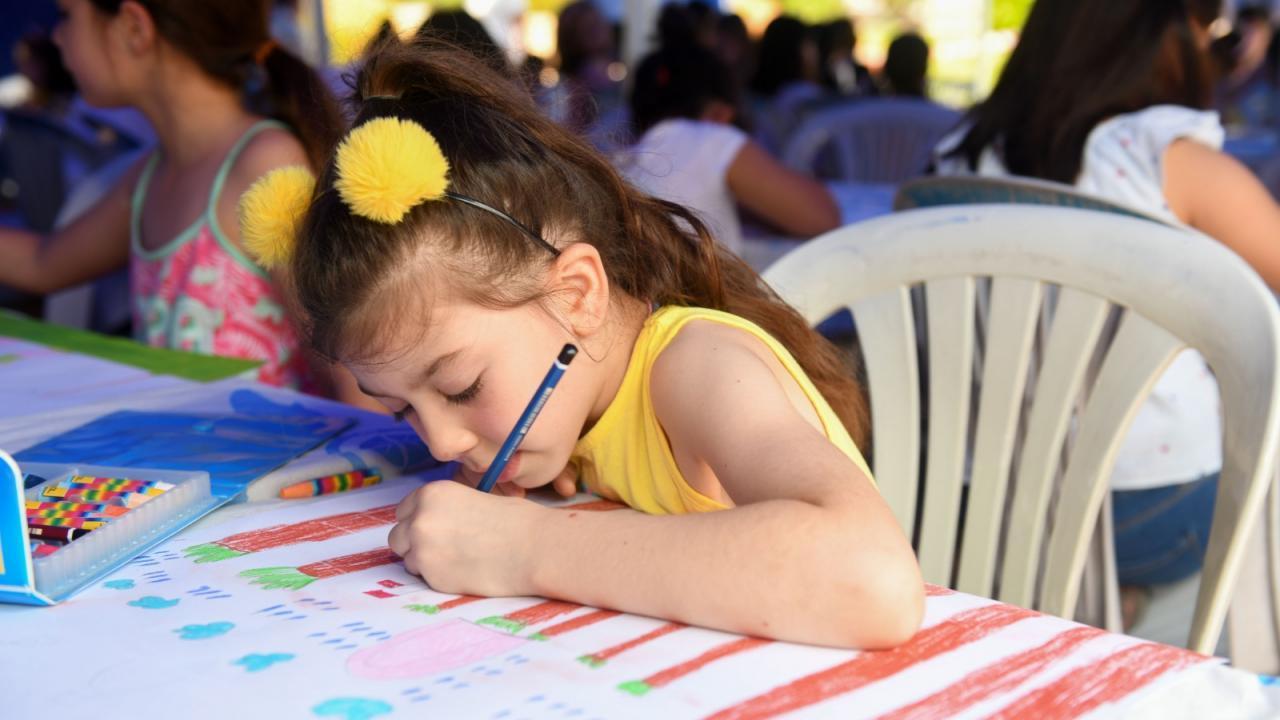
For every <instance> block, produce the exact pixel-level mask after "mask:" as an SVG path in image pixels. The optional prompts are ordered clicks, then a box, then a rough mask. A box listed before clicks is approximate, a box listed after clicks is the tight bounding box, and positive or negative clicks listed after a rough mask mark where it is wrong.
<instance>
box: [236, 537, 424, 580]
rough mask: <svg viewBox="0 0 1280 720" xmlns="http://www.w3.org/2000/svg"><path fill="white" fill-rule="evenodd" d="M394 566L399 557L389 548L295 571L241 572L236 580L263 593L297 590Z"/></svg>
mask: <svg viewBox="0 0 1280 720" xmlns="http://www.w3.org/2000/svg"><path fill="white" fill-rule="evenodd" d="M396 562H400V556H399V555H396V554H395V553H393V552H391V548H385V547H383V548H378V549H376V550H366V551H365V552H361V553H354V554H352V555H343V556H342V557H336V558H330V559H328V560H321V561H319V562H313V563H309V564H307V565H299V566H298V567H268V568H256V569H254V570H245V571H243V572H241V573H240V577H247V578H249V582H251V583H253V584H255V585H261V586H263V587H264V588H266V589H267V590H279V589H282V588H283V589H288V590H299V589H301V588H304V587H306V586H308V585H310V584H311V583H313V582H315V581H316V580H321V579H323V578H331V577H337V576H339V575H346V574H348V573H353V572H359V571H361V570H368V569H369V568H373V567H379V566H381V565H390V564H391V563H396Z"/></svg>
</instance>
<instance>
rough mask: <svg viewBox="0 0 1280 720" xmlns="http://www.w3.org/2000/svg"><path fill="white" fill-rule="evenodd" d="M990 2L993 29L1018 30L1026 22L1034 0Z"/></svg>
mask: <svg viewBox="0 0 1280 720" xmlns="http://www.w3.org/2000/svg"><path fill="white" fill-rule="evenodd" d="M991 4H992V7H991V15H992V17H991V27H992V29H993V30H1018V29H1019V28H1021V27H1022V23H1024V22H1026V20H1027V13H1029V12H1031V6H1032V5H1034V4H1035V0H992V3H991Z"/></svg>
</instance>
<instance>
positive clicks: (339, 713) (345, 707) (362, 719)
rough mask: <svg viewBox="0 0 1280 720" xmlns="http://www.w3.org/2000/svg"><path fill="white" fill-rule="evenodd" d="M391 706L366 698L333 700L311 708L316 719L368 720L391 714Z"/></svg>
mask: <svg viewBox="0 0 1280 720" xmlns="http://www.w3.org/2000/svg"><path fill="white" fill-rule="evenodd" d="M391 709H392V708H391V705H390V704H389V703H385V702H383V701H381V700H370V699H368V698H334V699H332V700H325V701H324V702H322V703H320V704H319V705H316V706H315V707H313V708H311V712H312V713H314V714H315V715H316V716H318V717H337V718H341V720H369V719H370V718H374V717H377V716H379V715H386V714H387V713H389V712H391Z"/></svg>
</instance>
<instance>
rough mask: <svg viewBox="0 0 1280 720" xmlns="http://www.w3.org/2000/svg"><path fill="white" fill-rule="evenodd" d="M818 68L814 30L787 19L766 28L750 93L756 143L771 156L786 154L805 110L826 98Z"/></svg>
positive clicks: (772, 23) (781, 18) (780, 18)
mask: <svg viewBox="0 0 1280 720" xmlns="http://www.w3.org/2000/svg"><path fill="white" fill-rule="evenodd" d="M818 65H819V60H818V44H817V41H816V38H815V37H814V32H813V28H811V27H809V26H808V25H806V24H804V23H803V22H801V21H800V20H797V19H795V18H793V17H788V16H785V15H783V16H781V17H777V18H774V20H773V22H771V23H769V26H768V27H766V28H765V30H764V37H762V38H760V46H759V51H758V56H757V63H756V72H755V75H754V76H753V77H752V78H751V84H750V87H749V89H750V91H751V94H752V96H753V97H752V102H751V106H752V110H753V115H754V125H755V128H756V139H758V140H759V141H760V142H761V144H762V145H764V146H765V148H766V149H768V150H769V151H770V152H772V153H775V154H777V153H781V152H782V147H783V145H784V144H785V143H786V141H787V138H788V137H790V136H791V131H792V130H794V129H795V127H796V126H797V125H798V124H799V123H800V118H801V115H802V113H803V111H804V109H805V106H806V105H807V104H810V103H812V102H814V101H816V100H819V99H821V98H822V96H823V90H822V86H821V85H819V84H818V78H819V67H818Z"/></svg>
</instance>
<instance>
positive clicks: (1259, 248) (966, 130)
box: [937, 0, 1280, 623]
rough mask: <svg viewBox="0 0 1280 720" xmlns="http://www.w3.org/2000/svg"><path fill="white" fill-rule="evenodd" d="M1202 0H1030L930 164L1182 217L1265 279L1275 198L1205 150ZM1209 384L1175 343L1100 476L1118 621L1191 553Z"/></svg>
mask: <svg viewBox="0 0 1280 720" xmlns="http://www.w3.org/2000/svg"><path fill="white" fill-rule="evenodd" d="M1218 12H1219V2H1218V0H1188V1H1187V2H1166V1H1165V0H1124V1H1123V2H1120V1H1117V0H1039V1H1038V2H1037V3H1036V4H1035V6H1034V7H1033V8H1032V10H1031V14H1030V15H1029V17H1028V18H1027V22H1026V26H1025V27H1024V28H1023V31H1022V37H1021V39H1020V40H1019V42H1018V46H1017V47H1016V48H1015V49H1014V51H1013V54H1012V55H1011V56H1010V58H1009V62H1008V64H1007V65H1006V66H1005V70H1004V72H1003V73H1002V74H1001V76H1000V80H999V82H997V84H996V87H995V89H994V91H993V92H992V93H991V97H990V98H988V99H987V100H986V101H985V102H983V103H982V104H981V105H979V106H978V107H976V108H974V110H973V111H972V112H971V113H970V114H969V117H968V122H967V124H966V125H965V126H963V127H962V128H961V129H960V130H958V131H957V132H956V133H954V134H953V135H951V136H950V137H948V138H946V139H944V140H943V141H942V143H941V144H940V145H939V147H938V154H939V157H938V160H937V167H938V171H939V173H941V174H966V173H977V174H981V175H994V176H999V175H1007V174H1013V175H1025V176H1030V177H1036V178H1043V179H1046V180H1054V181H1057V182H1061V183H1067V184H1071V185H1074V186H1076V187H1077V188H1079V189H1080V190H1083V191H1085V192H1088V193H1091V194H1094V195H1098V196H1101V197H1105V198H1107V199H1110V200H1113V201H1115V202H1117V203H1120V204H1123V205H1127V206H1130V207H1133V208H1135V209H1138V210H1141V211H1143V212H1146V213H1148V214H1151V215H1155V216H1157V217H1160V218H1163V219H1165V220H1166V221H1168V222H1169V223H1171V224H1175V225H1185V226H1190V227H1192V228H1195V229H1197V230H1199V231H1201V232H1203V233H1205V234H1206V235H1208V236H1210V237H1212V238H1214V239H1215V240H1218V241H1219V242H1221V243H1223V244H1225V245H1226V246H1227V247H1229V248H1231V249H1232V250H1234V251H1235V252H1236V253H1237V254H1239V255H1240V256H1241V257H1242V258H1244V260H1245V261H1247V262H1248V263H1249V264H1250V265H1252V266H1253V268H1254V269H1255V270H1257V271H1258V274H1259V275H1261V276H1262V279H1263V280H1265V281H1266V283H1267V284H1268V285H1269V286H1270V287H1271V288H1272V289H1273V290H1280V243H1277V240H1276V239H1277V237H1280V207H1278V206H1277V205H1276V203H1275V201H1273V200H1272V198H1271V196H1270V194H1269V193H1268V192H1267V190H1266V189H1265V188H1264V187H1263V186H1262V185H1261V183H1259V181H1258V180H1257V179H1256V178H1255V177H1254V176H1253V175H1252V174H1251V173H1250V172H1249V171H1248V170H1247V169H1246V168H1245V167H1244V166H1243V165H1241V164H1240V163H1239V162H1238V161H1236V160H1235V159H1233V158H1232V157H1230V156H1228V155H1226V154H1224V153H1223V152H1222V151H1221V147H1222V141H1223V129H1222V125H1221V123H1220V122H1219V120H1218V116H1217V114H1216V113H1213V112H1210V111H1208V110H1206V108H1208V107H1209V104H1210V102H1211V100H1212V94H1213V88H1212V78H1211V75H1210V72H1209V60H1208V55H1207V51H1206V50H1207V47H1208V44H1209V34H1208V27H1209V24H1210V23H1211V22H1213V20H1214V19H1215V18H1216V17H1217V16H1218ZM1221 440H1222V432H1221V418H1220V412H1219V401H1218V388H1217V385H1216V383H1215V382H1214V380H1213V377H1212V376H1211V375H1210V374H1209V371H1208V368H1207V367H1206V366H1205V364H1204V360H1203V359H1202V358H1201V357H1200V356H1199V354H1198V353H1194V352H1185V353H1182V354H1181V355H1179V356H1178V357H1177V358H1176V359H1175V360H1174V362H1173V364H1172V365H1171V366H1170V367H1169V369H1168V370H1166V372H1165V374H1164V375H1162V376H1161V377H1160V379H1159V381H1158V382H1157V383H1156V386H1155V388H1154V389H1153V390H1152V394H1151V399H1150V400H1148V402H1147V403H1146V404H1145V405H1143V406H1142V408H1140V410H1139V413H1138V416H1137V418H1136V419H1135V420H1134V423H1133V425H1132V427H1131V428H1130V431H1129V435H1128V437H1127V438H1126V441H1125V443H1124V445H1123V446H1122V447H1121V450H1120V454H1119V457H1118V458H1117V460H1116V465H1115V470H1114V472H1113V474H1112V478H1111V487H1112V488H1113V489H1114V491H1115V492H1114V494H1113V501H1114V515H1115V522H1116V528H1115V533H1116V538H1115V539H1116V554H1117V559H1118V565H1119V574H1120V581H1121V583H1122V584H1123V585H1125V586H1127V588H1128V590H1127V591H1126V609H1127V610H1128V612H1127V613H1126V614H1127V616H1128V617H1127V618H1126V620H1127V621H1128V622H1129V623H1131V622H1132V621H1133V619H1134V617H1135V616H1136V614H1137V610H1138V609H1139V608H1140V607H1141V606H1142V605H1143V604H1144V598H1145V597H1146V596H1147V595H1148V592H1147V591H1146V590H1144V588H1148V587H1149V586H1152V585H1156V584H1163V583H1168V582H1173V581H1176V580H1180V579H1182V578H1184V577H1187V576H1189V575H1191V574H1193V573H1195V572H1196V571H1197V570H1198V569H1199V567H1200V565H1201V563H1202V562H1203V556H1204V550H1205V546H1206V543H1207V542H1208V533H1209V525H1210V523H1211V521H1212V517H1213V503H1214V497H1215V491H1216V487H1217V478H1218V473H1219V471H1220V469H1221V467H1222V448H1221Z"/></svg>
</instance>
